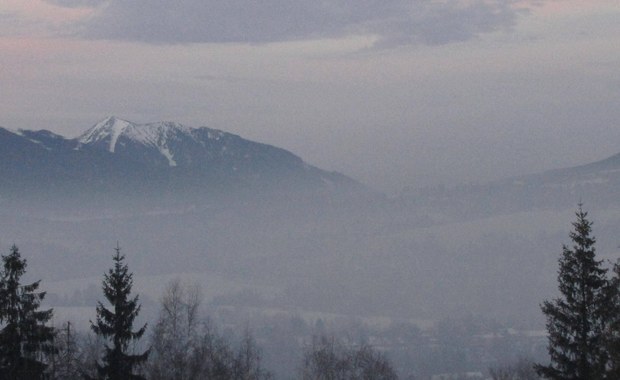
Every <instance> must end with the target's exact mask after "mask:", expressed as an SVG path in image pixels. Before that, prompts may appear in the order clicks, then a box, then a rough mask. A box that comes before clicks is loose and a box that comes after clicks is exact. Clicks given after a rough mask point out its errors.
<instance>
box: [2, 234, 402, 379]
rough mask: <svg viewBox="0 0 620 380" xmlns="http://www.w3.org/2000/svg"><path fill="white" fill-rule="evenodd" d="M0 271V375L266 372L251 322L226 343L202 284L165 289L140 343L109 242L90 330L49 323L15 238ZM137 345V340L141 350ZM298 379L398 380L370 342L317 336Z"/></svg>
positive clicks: (133, 301) (135, 306) (235, 375)
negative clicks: (207, 312)
mask: <svg viewBox="0 0 620 380" xmlns="http://www.w3.org/2000/svg"><path fill="white" fill-rule="evenodd" d="M2 261H3V268H2V272H1V273H0V328H1V329H0V380H18V379H19V380H21V379H28V380H30V379H33V380H36V379H51V380H55V379H59V380H60V379H77V378H83V379H109V380H121V379H137V380H139V379H147V378H148V379H152V380H168V379H174V380H190V379H216V380H220V379H221V380H228V379H234V380H242V379H243V380H266V379H269V378H271V377H272V375H271V373H270V372H269V371H267V370H265V369H264V368H263V367H262V364H261V363H262V358H261V351H260V349H259V348H258V345H257V343H256V341H255V339H254V337H253V336H252V334H251V333H250V331H249V330H248V329H246V331H245V332H244V333H243V335H242V337H241V339H240V341H239V343H238V345H237V347H236V348H235V347H233V346H232V345H231V343H230V342H229V340H228V339H225V338H224V337H223V335H222V334H220V333H219V332H218V331H217V329H215V328H213V326H212V323H210V322H209V321H208V319H206V318H204V317H203V316H202V315H201V314H200V312H199V309H200V301H201V296H200V292H199V289H198V288H196V287H188V286H184V285H183V284H181V283H180V282H179V281H178V280H177V281H173V282H171V283H170V284H169V286H168V287H167V288H166V290H165V292H164V294H163V296H162V299H161V309H160V314H159V318H158V319H157V321H156V323H155V324H154V326H153V328H152V329H151V333H150V339H149V342H148V347H149V348H144V347H146V345H142V346H141V345H140V344H139V341H140V339H141V338H142V337H143V336H144V334H145V333H146V331H147V325H146V324H143V325H141V326H139V327H138V328H137V329H135V328H134V324H135V322H136V318H137V316H138V314H139V313H140V303H139V298H138V296H132V295H131V292H132V287H133V274H132V273H130V272H129V270H128V267H127V265H126V264H125V262H124V256H123V255H122V254H121V250H120V247H118V245H117V247H116V249H115V255H114V257H113V266H112V267H111V268H110V269H109V270H108V272H107V273H106V274H104V279H103V284H102V285H103V286H102V288H103V295H104V297H105V299H106V300H107V305H105V304H104V303H102V302H98V304H97V306H96V320H95V321H94V322H92V321H91V330H92V332H93V333H94V335H92V334H89V335H84V334H76V332H75V331H73V330H72V329H71V323H70V322H67V323H66V324H65V325H64V326H63V327H62V328H61V329H55V328H53V327H50V326H49V322H50V320H51V318H52V315H53V310H52V309H48V310H41V302H42V301H43V299H44V298H45V292H41V291H39V285H40V282H39V281H37V282H34V283H32V284H27V285H24V284H22V282H21V278H22V276H23V275H24V274H25V272H26V260H25V259H23V258H22V257H21V254H20V252H19V249H18V248H17V247H16V246H13V247H12V248H11V250H10V254H8V255H6V256H4V255H3V256H2ZM139 347H143V348H142V349H139ZM300 377H301V378H303V379H308V380H310V379H361V378H365V379H379V380H380V379H386V380H392V379H395V378H396V374H395V372H394V370H393V369H392V367H391V364H390V363H389V361H388V360H387V359H386V358H385V357H384V356H383V355H382V354H380V353H378V352H377V351H375V350H374V349H373V348H371V347H370V346H365V345H362V346H361V347H359V348H352V347H350V346H345V345H342V344H341V343H339V342H337V341H335V340H333V339H332V340H328V339H326V338H320V339H319V338H317V339H315V340H314V341H313V343H312V345H309V346H308V347H307V349H306V351H305V353H304V358H303V361H302V364H301V366H300Z"/></svg>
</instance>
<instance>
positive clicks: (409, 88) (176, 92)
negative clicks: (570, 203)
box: [0, 0, 620, 193]
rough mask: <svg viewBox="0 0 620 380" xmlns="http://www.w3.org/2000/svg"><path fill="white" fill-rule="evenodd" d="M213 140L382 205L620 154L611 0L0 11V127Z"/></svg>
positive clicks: (345, 1)
mask: <svg viewBox="0 0 620 380" xmlns="http://www.w3.org/2000/svg"><path fill="white" fill-rule="evenodd" d="M108 115H116V116H118V117H121V118H124V119H127V120H130V121H135V122H149V121H160V120H173V121H178V122H182V123H186V124H189V125H192V126H203V125H204V126H209V127H213V128H219V129H223V130H225V131H229V132H233V133H237V134H240V135H242V136H243V137H246V138H249V139H253V140H258V141H261V142H267V143H270V144H273V145H277V146H280V147H283V148H286V149H289V150H291V151H293V152H294V153H296V154H298V155H300V156H301V157H302V158H304V159H305V160H306V161H307V162H310V163H312V164H315V165H317V166H320V167H322V168H325V169H330V170H338V171H341V172H344V173H345V174H348V175H350V176H352V177H354V178H356V179H358V180H361V181H363V182H365V183H367V184H369V185H371V186H374V187H376V188H378V189H380V190H385V191H388V192H391V193H394V192H397V191H398V190H399V189H401V188H402V187H404V186H414V187H417V186H424V185H433V184H439V183H446V184H453V183H456V182H462V181H467V182H474V181H482V180H487V179H493V178H498V177H505V176H509V175H515V174H522V173H530V172H536V171H540V170H543V169H550V168H557V167H563V166H570V165H574V164H580V163H585V162H588V161H593V160H597V159H600V158H603V157H605V156H607V155H611V154H615V153H619V152H620V124H619V121H620V1H618V0H601V1H598V0H587V1H586V0H555V1H554V0H531V1H517V0H437V1H435V0H409V1H405V0H391V1H390V0H387V1H386V0H381V1H379V0H313V1H309V0H308V1H305V0H304V1H302V0H298V1H293V0H288V1H284V0H261V1H250V0H246V1H241V0H219V1H217V0H170V1H166V0H131V1H126V0H46V1H44V0H28V1H24V0H0V125H1V126H4V127H8V128H12V129H18V128H23V129H43V128H44V129H49V130H52V131H54V132H57V133H61V134H64V135H67V136H75V135H77V134H79V133H80V132H82V131H83V130H85V129H86V128H88V127H90V126H91V125H93V124H95V123H96V122H97V121H99V120H100V119H102V118H104V117H105V116H108Z"/></svg>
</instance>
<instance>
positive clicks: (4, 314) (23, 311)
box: [0, 245, 54, 380]
mask: <svg viewBox="0 0 620 380" xmlns="http://www.w3.org/2000/svg"><path fill="white" fill-rule="evenodd" d="M2 262H3V264H4V266H3V269H2V274H1V276H0V323H1V325H2V330H0V378H2V379H11V380H12V379H42V378H43V374H44V371H45V368H46V365H45V363H44V361H43V357H44V356H45V354H48V353H50V352H51V351H52V340H53V336H54V330H53V328H52V327H49V326H46V325H45V323H47V322H48V321H49V320H50V318H51V317H52V310H51V309H50V310H39V307H40V304H41V301H42V300H43V298H44V297H45V292H37V290H38V288H39V282H40V281H37V282H34V283H32V284H29V285H22V284H21V277H22V276H23V275H24V273H26V259H22V258H21V255H20V253H19V249H18V248H17V247H16V246H15V245H14V246H13V247H12V248H11V253H10V254H9V255H7V256H4V255H3V256H2Z"/></svg>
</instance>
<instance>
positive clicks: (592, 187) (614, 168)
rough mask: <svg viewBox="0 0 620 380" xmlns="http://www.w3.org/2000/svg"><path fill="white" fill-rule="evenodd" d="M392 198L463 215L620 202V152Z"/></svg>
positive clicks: (603, 205)
mask: <svg viewBox="0 0 620 380" xmlns="http://www.w3.org/2000/svg"><path fill="white" fill-rule="evenodd" d="M397 202H401V203H406V204H409V205H415V206H416V207H419V208H423V209H425V210H426V211H428V212H435V213H436V212H440V213H441V214H444V215H445V214H451V215H457V216H461V217H465V218H471V217H475V216H481V215H482V216H488V215H494V214H506V213H512V212H522V211H530V210H542V209H566V208H575V207H576V205H577V203H579V202H584V203H586V205H587V206H589V207H591V206H595V207H605V206H606V205H612V204H620V154H617V155H614V156H611V157H609V158H606V159H603V160H600V161H596V162H593V163H589V164H586V165H581V166H576V167H569V168H563V169H554V170H548V171H545V172H541V173H536V174H530V175H524V176H519V177H512V178H507V179H502V180H496V181H492V182H488V183H482V184H462V185H457V186H453V187H446V186H436V187H429V188H423V189H415V190H409V191H406V192H404V193H403V194H402V195H401V196H400V197H399V199H398V200H397Z"/></svg>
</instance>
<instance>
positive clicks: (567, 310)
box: [536, 204, 611, 380]
mask: <svg viewBox="0 0 620 380" xmlns="http://www.w3.org/2000/svg"><path fill="white" fill-rule="evenodd" d="M576 216H577V220H576V221H575V222H574V223H573V227H574V230H573V231H572V232H571V234H570V238H571V240H572V242H573V244H572V246H571V247H568V246H566V245H565V246H564V247H563V253H562V256H561V258H560V259H559V270H558V284H559V286H558V287H559V290H560V297H559V298H556V299H553V300H551V301H545V302H544V303H543V305H542V306H541V308H542V311H543V313H544V314H545V316H546V318H547V331H548V333H549V336H548V351H549V356H550V359H551V363H550V364H549V365H540V364H539V365H536V370H537V372H538V373H539V374H540V375H541V376H543V377H545V378H547V379H553V380H568V379H574V380H597V379H603V378H605V371H606V365H607V354H606V350H605V348H604V346H605V344H604V331H605V323H606V321H607V319H608V317H609V313H610V311H611V307H610V305H609V304H608V302H607V301H608V289H609V282H608V280H607V276H606V272H607V270H606V269H604V268H603V267H602V262H601V261H598V260H596V257H595V248H594V244H595V238H594V237H593V236H592V223H591V222H590V221H589V220H588V219H587V213H586V212H584V211H583V209H582V206H581V204H580V205H579V209H578V211H577V212H576Z"/></svg>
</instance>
